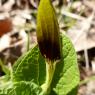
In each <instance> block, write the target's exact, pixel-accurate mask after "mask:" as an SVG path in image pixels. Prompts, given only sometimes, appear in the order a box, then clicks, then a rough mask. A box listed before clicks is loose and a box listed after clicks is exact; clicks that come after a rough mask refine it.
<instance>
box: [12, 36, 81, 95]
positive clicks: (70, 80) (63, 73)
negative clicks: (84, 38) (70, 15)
mask: <svg viewBox="0 0 95 95" xmlns="http://www.w3.org/2000/svg"><path fill="white" fill-rule="evenodd" d="M60 39H61V43H62V57H61V62H59V63H57V66H56V69H55V73H54V77H53V81H52V84H51V89H52V90H51V93H50V95H76V94H77V86H78V84H79V70H78V64H77V58H76V53H75V50H74V47H73V45H72V43H71V41H70V39H69V38H68V37H67V36H66V35H64V34H61V38H60ZM45 70H46V67H45V61H44V58H43V57H42V56H41V54H40V52H39V49H38V46H35V47H34V48H33V49H31V50H30V51H29V52H27V53H26V54H25V55H24V56H22V57H21V58H20V59H18V61H17V62H16V63H15V65H14V69H13V72H14V73H13V76H14V80H15V81H30V80H33V81H34V82H35V83H36V84H38V85H42V84H43V83H44V82H45V77H46V73H45Z"/></svg>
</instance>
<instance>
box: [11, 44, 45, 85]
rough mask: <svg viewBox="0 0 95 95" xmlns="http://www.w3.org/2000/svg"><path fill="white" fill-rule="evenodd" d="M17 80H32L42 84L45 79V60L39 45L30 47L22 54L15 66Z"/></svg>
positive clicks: (14, 72) (14, 73)
mask: <svg viewBox="0 0 95 95" xmlns="http://www.w3.org/2000/svg"><path fill="white" fill-rule="evenodd" d="M13 78H14V80H15V81H22V80H23V81H31V80H33V81H34V82H35V83H37V84H39V85H41V84H42V83H43V82H44V80H45V60H44V59H43V57H42V56H41V54H40V52H39V49H38V46H35V47H34V48H32V49H30V50H29V51H28V52H27V53H26V54H24V55H23V56H21V57H20V58H19V59H18V60H17V61H16V62H15V64H14V66H13Z"/></svg>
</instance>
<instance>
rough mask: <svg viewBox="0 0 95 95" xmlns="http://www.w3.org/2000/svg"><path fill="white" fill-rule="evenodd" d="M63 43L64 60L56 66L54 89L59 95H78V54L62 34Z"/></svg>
mask: <svg viewBox="0 0 95 95" xmlns="http://www.w3.org/2000/svg"><path fill="white" fill-rule="evenodd" d="M61 41H62V58H61V62H60V63H58V64H57V66H56V67H57V68H56V70H55V75H54V78H53V81H52V88H53V91H54V92H55V93H56V94H57V95H77V87H78V85H79V80H80V79H79V69H78V64H77V57H76V53H75V50H74V47H73V45H72V43H71V41H70V40H69V38H68V37H66V36H65V35H64V34H61ZM53 91H52V93H53ZM56 94H55V95H56ZM51 95H52V94H51Z"/></svg>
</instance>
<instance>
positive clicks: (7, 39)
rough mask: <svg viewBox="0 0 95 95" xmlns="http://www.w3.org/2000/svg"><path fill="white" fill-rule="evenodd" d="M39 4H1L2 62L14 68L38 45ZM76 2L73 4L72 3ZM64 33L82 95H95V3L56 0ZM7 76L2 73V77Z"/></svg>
mask: <svg viewBox="0 0 95 95" xmlns="http://www.w3.org/2000/svg"><path fill="white" fill-rule="evenodd" d="M38 1H39V0H0V20H3V22H2V21H0V29H1V27H2V29H1V30H2V31H3V32H0V59H2V60H3V63H4V64H6V65H8V64H9V63H11V64H13V63H14V62H15V61H16V60H17V59H18V58H19V57H20V56H21V55H22V54H23V53H24V52H26V51H27V43H28V42H27V38H28V37H27V33H28V32H30V37H29V40H30V43H31V44H30V48H31V47H33V46H34V45H35V43H37V40H36V15H37V6H38V4H39V2H38ZM71 1H72V2H71ZM53 4H54V7H55V10H56V12H57V17H58V22H59V27H60V31H61V32H64V33H66V34H67V35H68V36H69V38H70V39H71V40H72V42H73V44H74V46H75V49H76V52H77V59H78V65H79V68H80V78H81V82H80V86H79V90H78V95H95V0H53ZM2 74H3V72H2V70H1V69H0V76H1V75H2Z"/></svg>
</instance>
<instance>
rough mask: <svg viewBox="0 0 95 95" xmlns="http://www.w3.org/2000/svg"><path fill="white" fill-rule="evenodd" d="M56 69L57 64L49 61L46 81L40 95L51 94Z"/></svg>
mask: <svg viewBox="0 0 95 95" xmlns="http://www.w3.org/2000/svg"><path fill="white" fill-rule="evenodd" d="M55 67H56V62H52V61H47V63H46V81H45V83H44V84H43V85H42V86H41V88H42V93H41V94H40V95H48V94H49V92H50V86H51V83H52V79H53V76H54V72H55Z"/></svg>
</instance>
